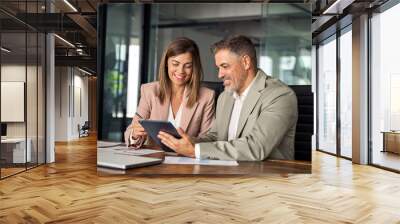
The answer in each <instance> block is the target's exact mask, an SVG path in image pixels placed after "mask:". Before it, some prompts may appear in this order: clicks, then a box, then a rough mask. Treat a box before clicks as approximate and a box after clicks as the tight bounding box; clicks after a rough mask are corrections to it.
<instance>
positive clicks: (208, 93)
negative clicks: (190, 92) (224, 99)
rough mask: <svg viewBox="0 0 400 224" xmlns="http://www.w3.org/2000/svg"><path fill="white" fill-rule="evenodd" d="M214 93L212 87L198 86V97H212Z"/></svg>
mask: <svg viewBox="0 0 400 224" xmlns="http://www.w3.org/2000/svg"><path fill="white" fill-rule="evenodd" d="M214 95H215V91H214V90H212V89H209V88H207V87H203V86H202V87H200V90H199V98H200V99H212V98H213V97H214Z"/></svg>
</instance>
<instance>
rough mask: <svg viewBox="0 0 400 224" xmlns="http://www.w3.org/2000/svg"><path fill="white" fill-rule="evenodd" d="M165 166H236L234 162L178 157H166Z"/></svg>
mask: <svg viewBox="0 0 400 224" xmlns="http://www.w3.org/2000/svg"><path fill="white" fill-rule="evenodd" d="M163 163H165V164H191V165H209V166H238V165H239V164H238V163H237V162H236V161H228V160H211V159H203V160H199V159H193V158H188V157H179V156H166V157H165V159H164V162H163Z"/></svg>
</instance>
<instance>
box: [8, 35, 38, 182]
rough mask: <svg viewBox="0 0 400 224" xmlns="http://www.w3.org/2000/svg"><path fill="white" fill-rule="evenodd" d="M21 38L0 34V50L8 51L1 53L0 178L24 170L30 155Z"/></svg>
mask: <svg viewBox="0 0 400 224" xmlns="http://www.w3.org/2000/svg"><path fill="white" fill-rule="evenodd" d="M25 38H26V34H25V33H2V34H1V46H2V47H6V48H7V49H9V52H7V51H3V50H2V51H1V87H0V88H1V98H2V99H1V106H0V109H1V123H2V124H5V125H6V129H7V130H6V132H7V133H6V134H5V135H4V137H3V138H2V139H1V161H2V170H1V176H2V177H6V176H9V175H12V174H15V173H18V172H21V171H23V170H25V163H26V162H30V161H31V155H32V151H31V150H30V149H31V148H30V147H29V146H30V143H31V141H26V120H25V116H24V112H25V103H24V102H25V91H26V71H27V69H28V67H27V65H26V44H25V40H26V39H25ZM27 143H28V144H27Z"/></svg>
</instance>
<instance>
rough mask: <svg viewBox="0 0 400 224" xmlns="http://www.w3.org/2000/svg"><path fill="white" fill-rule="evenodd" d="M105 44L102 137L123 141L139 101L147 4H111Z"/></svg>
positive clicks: (100, 131) (108, 11)
mask: <svg viewBox="0 0 400 224" xmlns="http://www.w3.org/2000/svg"><path fill="white" fill-rule="evenodd" d="M105 8H106V9H105V10H106V11H107V17H106V18H101V20H102V23H103V24H105V26H106V34H105V45H104V55H103V57H104V77H103V79H104V87H103V99H101V101H102V102H101V103H102V105H103V111H102V117H101V118H100V119H102V129H100V130H98V133H99V135H100V138H101V139H104V140H111V141H121V140H122V139H123V135H122V134H123V131H122V130H125V128H126V126H127V124H129V123H130V119H129V120H128V118H132V117H133V115H134V113H135V112H136V106H137V104H138V97H139V86H140V81H141V80H140V77H141V73H140V72H141V71H140V65H141V63H142V59H141V48H142V46H141V44H142V27H143V25H142V16H143V15H142V11H143V5H135V4H109V5H106V7H105Z"/></svg>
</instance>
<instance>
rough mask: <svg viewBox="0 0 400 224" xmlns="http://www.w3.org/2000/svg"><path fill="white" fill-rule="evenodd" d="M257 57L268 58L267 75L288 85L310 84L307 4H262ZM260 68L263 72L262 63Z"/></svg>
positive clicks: (309, 27)
mask: <svg viewBox="0 0 400 224" xmlns="http://www.w3.org/2000/svg"><path fill="white" fill-rule="evenodd" d="M262 15H263V20H262V24H263V28H262V30H263V32H264V34H263V36H261V38H260V41H261V42H260V56H264V55H265V56H266V55H268V56H269V57H270V58H271V59H272V62H273V67H274V70H272V72H271V73H269V74H270V75H272V76H274V77H277V78H279V79H280V80H282V81H283V82H285V83H287V84H289V85H310V84H311V26H310V20H311V13H310V5H309V4H281V3H280V4H263V8H262ZM260 67H261V68H262V69H264V67H263V64H261V63H260Z"/></svg>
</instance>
